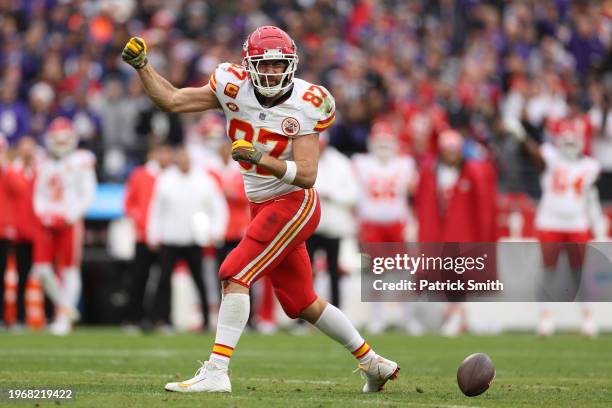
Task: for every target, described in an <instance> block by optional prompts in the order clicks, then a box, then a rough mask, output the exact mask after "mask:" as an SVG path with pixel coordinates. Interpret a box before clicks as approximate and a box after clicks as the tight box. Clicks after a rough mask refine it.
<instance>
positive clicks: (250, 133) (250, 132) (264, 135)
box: [228, 118, 289, 176]
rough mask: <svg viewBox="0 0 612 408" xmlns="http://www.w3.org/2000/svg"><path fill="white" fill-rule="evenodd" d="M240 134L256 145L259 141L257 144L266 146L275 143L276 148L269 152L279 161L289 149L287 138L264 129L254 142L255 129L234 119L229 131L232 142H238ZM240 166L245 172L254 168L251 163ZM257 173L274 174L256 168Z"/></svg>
mask: <svg viewBox="0 0 612 408" xmlns="http://www.w3.org/2000/svg"><path fill="white" fill-rule="evenodd" d="M238 132H241V133H242V134H243V139H244V140H246V141H247V142H250V143H254V142H255V141H257V143H259V144H263V145H265V144H268V142H274V143H275V144H274V147H273V148H272V150H270V151H269V152H268V154H269V155H270V156H272V157H275V158H277V159H278V158H279V157H280V155H281V154H283V152H284V151H285V149H286V148H287V145H288V144H289V140H288V139H287V137H285V136H282V135H279V134H278V133H274V132H271V131H269V130H267V129H263V128H261V129H259V132H258V133H257V139H256V140H254V139H255V129H254V128H253V126H252V125H251V124H250V123H248V122H245V121H242V120H240V119H236V118H234V119H232V120H231V121H230V123H229V131H228V135H229V137H230V139H231V140H232V142H234V141H236V139H237V134H238ZM240 165H241V166H242V168H244V169H245V170H251V169H252V168H253V164H251V163H245V162H240ZM256 172H257V174H260V175H262V176H270V175H272V173H270V172H268V171H266V170H264V169H260V168H259V167H256Z"/></svg>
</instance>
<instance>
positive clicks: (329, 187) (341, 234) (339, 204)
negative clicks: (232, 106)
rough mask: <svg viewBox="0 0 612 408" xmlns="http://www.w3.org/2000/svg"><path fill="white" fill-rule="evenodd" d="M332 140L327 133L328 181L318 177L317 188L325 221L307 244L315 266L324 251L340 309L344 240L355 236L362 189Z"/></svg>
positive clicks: (323, 138)
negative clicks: (355, 209)
mask: <svg viewBox="0 0 612 408" xmlns="http://www.w3.org/2000/svg"><path fill="white" fill-rule="evenodd" d="M328 137H329V134H328V133H327V132H324V133H322V134H321V135H320V139H319V140H320V142H319V145H320V146H321V157H320V159H319V174H325V177H318V178H317V182H316V184H315V188H316V189H317V192H318V193H319V199H320V200H321V221H320V222H319V226H318V227H317V229H316V231H315V233H314V234H313V235H312V236H311V237H310V238H309V239H308V241H306V246H307V248H308V256H309V257H310V260H311V262H313V263H314V260H315V256H316V252H317V251H319V250H322V251H323V252H324V253H325V258H326V260H327V271H328V273H329V280H330V285H331V286H330V289H331V302H332V304H333V305H334V306H336V307H340V303H341V297H340V274H339V270H338V255H339V252H340V240H341V239H342V238H345V237H349V236H351V235H353V234H354V233H355V222H354V218H353V213H352V212H353V207H354V206H355V205H356V204H357V197H358V185H357V179H356V177H355V174H354V173H353V169H352V166H351V162H350V160H349V159H348V158H347V157H346V156H344V155H343V154H342V153H340V152H339V151H338V150H336V149H335V148H334V147H332V146H329V141H328Z"/></svg>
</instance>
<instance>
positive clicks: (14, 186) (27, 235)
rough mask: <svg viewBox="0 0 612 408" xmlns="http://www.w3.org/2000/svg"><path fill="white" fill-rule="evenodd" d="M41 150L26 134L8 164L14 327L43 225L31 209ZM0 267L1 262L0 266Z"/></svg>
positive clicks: (20, 320) (20, 318)
mask: <svg viewBox="0 0 612 408" xmlns="http://www.w3.org/2000/svg"><path fill="white" fill-rule="evenodd" d="M40 154H41V152H40V151H39V147H38V145H37V144H36V141H35V140H34V139H33V138H32V137H30V136H25V137H23V138H21V139H20V140H19V143H18V144H17V157H16V158H15V160H14V161H13V163H12V164H11V167H10V169H9V170H8V172H7V174H6V176H7V192H8V194H9V195H10V196H11V198H10V200H11V201H12V202H13V203H14V209H15V211H14V215H15V227H16V230H15V233H16V235H15V242H14V245H13V246H14V252H15V260H16V264H17V274H18V283H17V327H18V328H19V327H23V326H24V324H25V321H26V310H25V303H26V302H25V291H26V283H27V281H28V275H29V273H30V269H31V268H32V260H33V255H34V242H35V238H36V235H37V234H39V233H40V231H39V229H40V228H42V226H41V225H40V222H39V220H38V217H36V213H35V212H34V184H35V182H36V165H37V162H38V161H39V159H40ZM0 267H1V265H0Z"/></svg>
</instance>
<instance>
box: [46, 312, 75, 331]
mask: <svg viewBox="0 0 612 408" xmlns="http://www.w3.org/2000/svg"><path fill="white" fill-rule="evenodd" d="M71 331H72V322H71V321H70V318H69V317H68V316H65V315H64V316H59V317H57V318H56V319H55V320H54V321H53V322H52V323H51V324H50V325H49V333H51V334H52V335H54V336H67V335H69V334H70V332H71Z"/></svg>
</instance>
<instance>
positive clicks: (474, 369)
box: [457, 353, 495, 397]
mask: <svg viewBox="0 0 612 408" xmlns="http://www.w3.org/2000/svg"><path fill="white" fill-rule="evenodd" d="M494 379H495V367H494V366H493V362H492V361H491V359H490V358H489V356H487V355H486V354H485V353H475V354H471V355H469V356H467V357H466V358H465V360H463V362H462V363H461V365H460V366H459V368H458V369H457V384H459V388H460V389H461V392H463V393H464V394H465V395H467V396H468V397H475V396H477V395H480V394H482V393H483V392H485V391H486V390H487V389H489V386H490V385H491V383H492V382H493V380H494Z"/></svg>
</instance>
